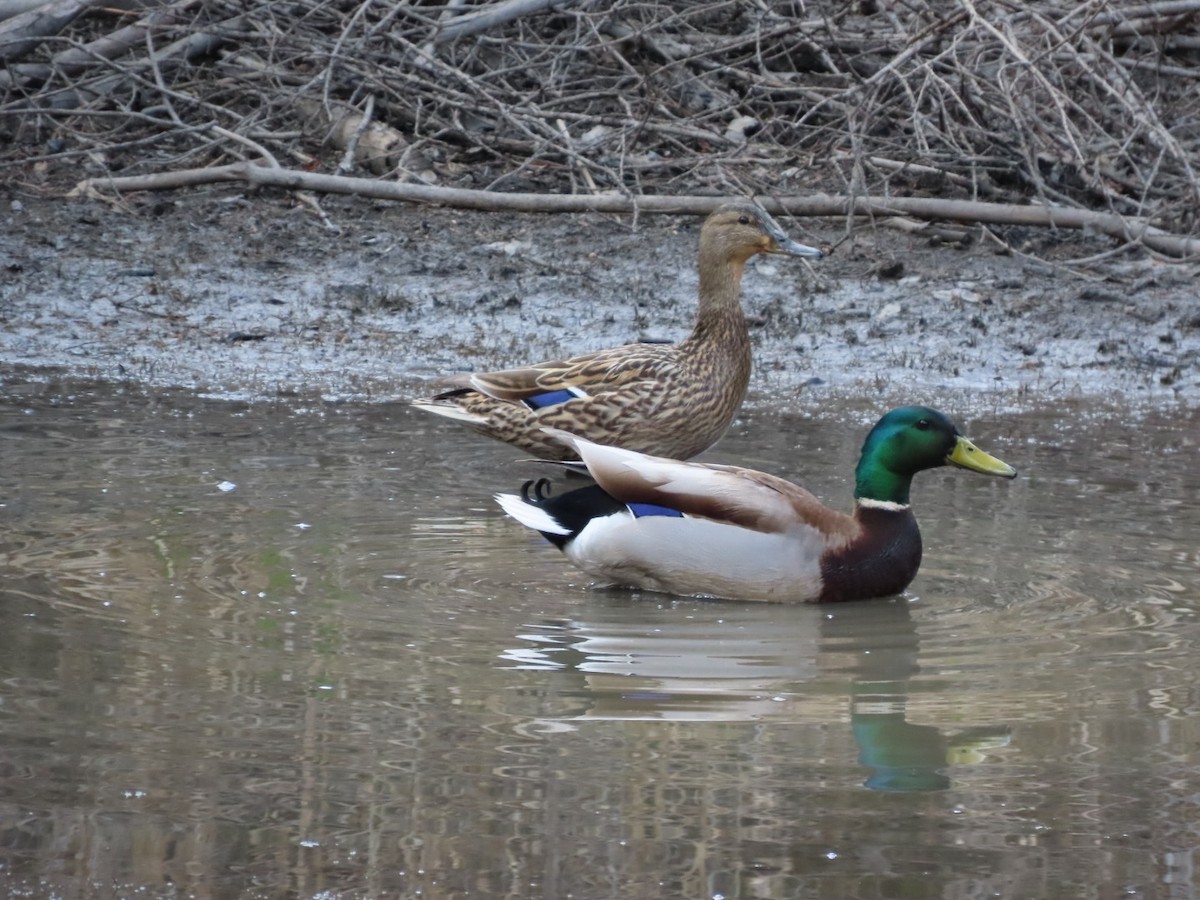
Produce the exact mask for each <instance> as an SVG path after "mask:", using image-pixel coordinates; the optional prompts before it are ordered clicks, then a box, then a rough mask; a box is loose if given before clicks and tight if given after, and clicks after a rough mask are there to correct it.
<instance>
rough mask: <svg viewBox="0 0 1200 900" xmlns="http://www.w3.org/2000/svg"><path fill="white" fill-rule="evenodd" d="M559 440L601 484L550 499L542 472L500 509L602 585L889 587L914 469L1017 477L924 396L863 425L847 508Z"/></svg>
mask: <svg viewBox="0 0 1200 900" xmlns="http://www.w3.org/2000/svg"><path fill="white" fill-rule="evenodd" d="M556 437H557V438H558V439H559V440H561V441H563V442H564V443H567V444H569V445H570V446H571V447H572V448H574V449H575V451H576V452H578V453H579V455H580V457H581V459H582V460H583V463H584V465H586V466H587V470H588V472H589V474H590V475H591V476H592V478H594V479H595V480H596V484H594V485H590V486H588V487H583V488H579V489H577V490H573V491H570V492H568V493H565V494H561V495H559V496H554V497H551V496H548V495H547V493H546V490H545V486H546V481H545V480H544V479H543V480H540V481H537V482H526V484H525V486H524V487H523V488H522V490H521V496H519V497H518V496H516V495H515V494H497V495H496V500H497V502H499V504H500V505H501V506H502V507H503V508H504V511H505V512H507V513H508V514H509V515H510V516H512V517H513V518H514V519H516V520H517V521H518V522H520V523H521V524H523V525H527V526H528V527H530V528H533V529H535V530H537V531H540V532H541V533H542V534H543V535H544V536H545V537H546V539H547V540H549V541H550V542H551V543H552V544H554V545H555V546H557V547H558V548H559V549H560V550H562V551H563V552H564V553H565V554H566V555H567V558H568V559H570V560H571V562H573V563H574V564H575V565H577V566H578V567H579V568H581V569H583V570H584V571H585V572H587V573H588V574H589V575H592V576H595V577H596V578H599V579H603V580H604V581H605V582H608V583H611V584H614V585H620V586H626V587H635V588H643V589H646V590H652V591H664V592H667V593H671V594H683V595H693V596H708V597H723V598H727V599H731V600H766V601H773V602H779V603H810V602H826V601H832V600H861V599H866V598H868V597H883V596H887V595H889V594H895V593H898V592H900V591H902V590H904V588H906V587H907V586H908V584H909V582H911V581H912V579H913V576H915V575H916V574H917V568H918V566H920V564H921V532H920V530H919V529H918V528H917V520H916V518H915V517H914V516H913V513H912V509H911V508H910V507H909V505H908V491H909V486H910V485H911V483H912V478H913V476H914V475H915V474H916V473H917V472H920V471H921V470H923V469H933V468H936V467H938V466H943V465H953V466H961V467H963V468H966V469H972V470H974V471H976V472H982V473H984V474H985V475H999V476H1001V477H1003V478H1014V477H1016V474H1017V470H1016V469H1014V468H1013V467H1012V466H1010V465H1008V464H1007V463H1004V462H1001V461H1000V460H998V459H996V458H995V457H992V456H989V455H988V454H987V453H984V452H983V451H982V450H980V449H979V448H978V447H976V446H975V445H974V444H972V443H971V442H970V441H968V440H967V439H966V438H965V437H963V436H962V435H961V434H960V433H959V431H958V429H957V428H956V427H955V425H954V423H953V422H951V421H950V420H949V419H948V418H946V416H945V415H943V414H942V413H940V412H938V411H937V410H933V409H929V408H928V407H924V406H905V407H902V408H900V409H894V410H892V411H891V412H889V413H888V414H887V415H885V416H884V417H883V418H882V419H880V420H879V422H878V423H877V424H876V425H875V427H874V428H873V429H871V433H870V434H868V435H867V439H866V441H865V442H864V443H863V449H862V455H861V457H860V458H859V461H858V469H857V470H856V473H855V474H856V484H855V488H854V498H855V509H854V512H853V514H851V515H846V514H845V513H840V512H836V511H834V510H832V509H829V508H828V507H826V506H823V505H822V504H821V503H820V502H819V501H818V500H817V498H816V497H814V496H813V495H812V494H810V493H809V492H808V491H806V490H805V489H804V488H802V487H799V486H797V485H795V484H792V483H791V482H788V481H784V480H783V479H782V478H777V477H776V476H774V475H768V474H766V473H765V472H755V471H753V470H751V469H743V468H739V467H737V466H718V465H705V464H702V463H688V462H679V461H677V460H670V459H662V458H659V457H654V456H646V455H644V454H641V453H634V452H632V451H629V450H622V449H618V448H616V447H604V446H601V445H599V444H594V443H592V442H591V441H587V440H584V439H583V438H579V437H576V436H574V435H570V434H567V433H565V432H558V433H557V434H556Z"/></svg>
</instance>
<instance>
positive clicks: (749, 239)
mask: <svg viewBox="0 0 1200 900" xmlns="http://www.w3.org/2000/svg"><path fill="white" fill-rule="evenodd" d="M758 253H786V254H787V255H789V256H805V257H808V258H810V259H820V258H821V257H822V256H824V254H823V253H822V252H821V251H820V250H818V249H817V248H816V247H809V246H808V245H807V244H800V243H797V242H796V241H793V240H792V239H791V238H790V237H788V236H787V235H786V234H785V233H784V231H783V229H782V228H781V227H780V226H779V223H778V222H776V221H775V220H774V219H773V218H771V216H770V214H769V213H768V212H767V211H766V210H765V209H763V208H762V207H761V206H759V205H758V204H757V203H754V202H752V201H750V200H735V201H732V202H730V203H725V204H723V205H722V206H720V207H719V208H718V209H717V210H716V212H714V213H713V214H712V215H710V216H709V217H708V218H707V219H705V220H704V226H703V227H702V228H701V229H700V256H701V258H705V257H709V256H716V257H718V258H720V259H725V260H729V261H730V262H739V263H744V262H745V261H746V260H748V259H749V258H750V257H752V256H754V255H755V254H758Z"/></svg>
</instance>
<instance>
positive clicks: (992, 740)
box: [503, 595, 1009, 792]
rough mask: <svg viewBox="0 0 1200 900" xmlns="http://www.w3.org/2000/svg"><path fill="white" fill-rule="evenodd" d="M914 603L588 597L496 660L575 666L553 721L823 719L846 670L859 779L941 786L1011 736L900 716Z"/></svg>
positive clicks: (912, 669) (912, 653)
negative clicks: (584, 605) (583, 605)
mask: <svg viewBox="0 0 1200 900" xmlns="http://www.w3.org/2000/svg"><path fill="white" fill-rule="evenodd" d="M910 606H911V604H910V602H909V601H908V600H907V599H905V598H892V599H887V600H871V601H863V602H858V603H847V604H841V605H838V606H837V607H819V608H817V607H780V606H771V607H763V606H758V605H748V604H737V605H729V604H714V603H711V602H709V603H692V602H690V601H678V602H675V603H672V604H669V605H666V606H658V605H651V604H648V603H646V601H645V599H644V598H641V599H639V598H638V597H637V596H636V595H633V596H628V597H623V598H621V599H620V600H616V599H614V600H613V601H612V602H604V603H598V604H593V605H591V606H589V607H588V618H587V619H586V620H581V619H571V620H559V621H551V622H545V623H540V624H538V625H533V626H530V628H529V631H527V632H525V633H523V634H521V635H519V637H521V638H522V639H523V640H524V641H526V642H528V643H527V644H526V645H525V646H522V647H519V648H514V649H511V650H509V651H507V652H506V653H505V654H504V655H503V659H504V660H505V661H506V663H507V664H508V665H514V664H515V665H516V666H517V667H520V668H527V669H540V670H543V671H559V672H564V673H571V674H572V675H575V676H578V678H577V679H576V678H572V683H571V685H570V686H569V687H567V686H563V685H552V687H553V688H554V689H555V690H554V694H555V695H556V696H557V697H558V698H561V699H562V700H563V701H564V704H563V706H562V708H560V709H556V710H553V711H552V713H551V715H550V716H549V718H551V719H553V720H555V721H562V720H565V719H605V720H614V719H616V720H638V719H643V720H669V721H694V722H720V721H724V722H736V721H755V722H765V721H770V722H774V723H778V724H788V723H795V724H814V723H824V722H828V721H830V720H832V719H835V718H836V719H840V718H842V715H843V713H842V710H843V709H844V707H842V706H841V703H840V702H839V703H838V704H837V705H836V706H833V705H831V704H830V703H829V702H828V700H829V698H830V697H831V696H837V695H838V694H839V693H840V691H835V690H833V689H831V685H832V684H835V683H836V682H838V681H839V680H840V679H841V678H842V677H845V678H848V681H849V684H848V688H849V694H850V727H851V731H852V734H853V737H854V741H855V743H856V744H857V746H858V761H859V762H860V763H861V764H862V765H863V766H864V767H866V768H867V769H868V770H869V775H868V776H867V778H866V780H865V781H864V785H865V786H866V787H867V788H870V789H872V790H877V791H893V792H905V791H936V790H945V789H947V788H949V787H951V783H952V773H953V768H954V767H956V766H963V765H972V764H976V763H979V762H982V761H983V760H984V759H985V758H986V756H987V754H988V752H989V751H992V750H996V749H999V748H1001V747H1003V746H1005V745H1006V744H1007V743H1008V741H1009V729H1008V728H1007V727H1006V726H995V725H981V726H979V727H972V728H967V729H964V730H956V731H953V732H950V731H947V730H944V729H942V728H939V727H937V726H935V725H927V724H918V723H914V722H910V721H908V703H909V694H910V691H911V690H912V687H913V686H912V684H911V680H912V678H913V676H915V675H917V674H918V672H920V667H919V662H918V658H919V651H920V641H919V639H918V634H917V626H916V623H915V622H914V621H913V618H912V614H911V609H910ZM931 689H932V690H933V691H936V692H937V693H938V694H940V693H943V692H944V693H945V694H946V695H949V694H951V693H952V691H953V690H954V685H953V684H952V683H951V682H949V681H948V680H947V681H946V682H944V683H942V682H936V681H935V682H926V681H922V682H921V683H920V684H919V685H918V686H917V690H919V691H920V692H921V693H927V692H930V690H931ZM843 696H844V695H843ZM933 696H936V694H934V695H933ZM581 698H582V705H581V703H580V701H581Z"/></svg>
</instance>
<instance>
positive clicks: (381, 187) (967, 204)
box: [68, 162, 1200, 257]
mask: <svg viewBox="0 0 1200 900" xmlns="http://www.w3.org/2000/svg"><path fill="white" fill-rule="evenodd" d="M231 181H233V182H238V181H240V182H244V183H246V184H250V185H253V186H255V187H277V188H284V189H286V190H296V191H316V192H318V193H327V194H353V195H355V196H361V197H371V198H374V199H380V200H396V201H403V202H409V203H430V204H434V205H439V206H450V207H454V208H458V209H477V210H489V211H496V210H510V211H513V212H526V213H550V212H558V213H563V212H606V213H635V214H637V213H661V214H669V215H680V214H692V215H704V214H707V213H710V212H712V211H713V210H714V209H716V207H717V206H718V205H719V204H720V203H721V202H722V201H723V200H724V199H725V198H724V197H717V196H712V197H709V196H697V195H689V196H674V197H669V196H662V195H652V196H640V197H634V196H629V195H626V194H617V193H609V194H533V193H511V194H503V193H496V192H493V191H478V190H467V189H463V188H449V187H437V186H433V185H427V184H411V183H397V182H394V181H376V180H373V179H370V178H349V177H343V176H338V175H322V174H319V173H316V172H302V171H299V170H296V169H285V168H280V167H271V166H259V165H253V164H251V163H245V162H239V163H232V164H230V165H225V166H216V167H212V168H203V169H186V170H183V171H178V172H164V173H160V174H155V175H130V176H124V177H104V178H90V179H87V180H85V181H81V182H80V183H79V184H78V185H76V186H75V188H74V189H73V190H72V191H71V192H70V194H69V195H68V196H71V197H97V198H101V197H103V191H104V190H108V191H115V192H118V193H131V192H135V191H161V190H174V189H177V188H183V187H195V186H197V185H202V184H217V183H221V182H231ZM759 202H761V203H762V205H763V207H764V208H765V209H766V210H767V211H768V212H771V213H787V214H789V215H793V216H812V217H827V216H895V215H907V216H914V217H917V218H921V219H930V220H932V219H945V220H950V221H955V222H974V223H979V224H987V225H1027V226H1039V227H1049V228H1069V229H1076V230H1078V229H1085V228H1087V229H1093V230H1095V231H1098V232H1100V233H1102V234H1106V235H1108V236H1110V237H1113V238H1115V239H1117V240H1121V241H1126V242H1128V243H1132V244H1141V245H1143V246H1145V247H1147V248H1149V249H1151V250H1155V251H1157V252H1159V253H1163V254H1165V255H1167V256H1173V257H1193V256H1200V238H1195V237H1189V236H1187V235H1178V234H1171V233H1169V232H1165V231H1163V230H1161V229H1159V228H1155V227H1154V226H1152V225H1150V224H1149V223H1148V222H1146V221H1145V220H1143V219H1138V218H1135V217H1129V216H1119V215H1115V214H1113V213H1102V212H1093V211H1091V210H1086V209H1072V208H1068V207H1051V206H1033V205H1030V206H1020V205H1013V204H1005V203H985V202H980V201H975V200H942V199H939V198H936V197H867V196H860V197H845V196H838V195H830V194H813V195H810V196H804V197H795V196H793V197H761V198H759Z"/></svg>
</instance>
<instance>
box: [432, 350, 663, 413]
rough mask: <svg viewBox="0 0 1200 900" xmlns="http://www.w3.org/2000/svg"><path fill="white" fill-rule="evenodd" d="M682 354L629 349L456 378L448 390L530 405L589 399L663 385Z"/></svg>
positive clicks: (447, 381)
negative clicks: (539, 399) (561, 396)
mask: <svg viewBox="0 0 1200 900" xmlns="http://www.w3.org/2000/svg"><path fill="white" fill-rule="evenodd" d="M677 354H678V351H677V350H676V348H675V346H674V345H672V344H626V345H624V346H622V347H612V348H610V349H608V350H600V351H598V352H596V353H586V354H583V355H581V356H573V357H571V358H570V359H565V360H549V361H547V362H540V363H535V364H533V365H530V366H522V367H520V368H517V369H503V370H501V371H499V372H475V373H471V374H463V375H456V376H452V377H450V378H448V379H444V380H443V382H442V384H443V385H445V386H447V387H448V388H449V389H451V390H455V389H457V390H463V389H470V390H474V391H478V392H479V393H481V394H486V395H487V396H489V397H492V398H494V399H496V400H527V399H529V398H530V397H535V396H537V395H539V394H549V393H553V392H555V391H568V392H570V393H572V394H575V395H576V396H579V397H585V396H592V395H594V394H601V393H607V392H608V391H612V390H615V389H617V388H621V387H627V386H629V385H630V384H633V383H636V382H640V381H651V382H661V381H662V380H663V378H664V376H666V375H668V374H669V373H670V372H672V371H673V370H674V369H675V367H676V365H677Z"/></svg>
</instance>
